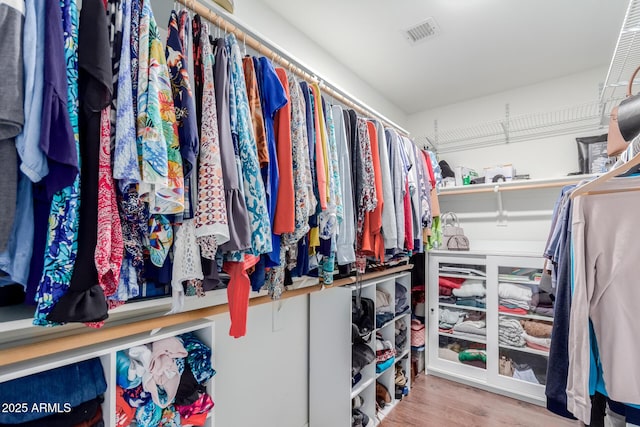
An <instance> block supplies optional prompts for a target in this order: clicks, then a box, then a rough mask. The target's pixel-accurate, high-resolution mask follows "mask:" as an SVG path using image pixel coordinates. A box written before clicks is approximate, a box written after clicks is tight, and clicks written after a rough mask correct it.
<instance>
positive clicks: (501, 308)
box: [498, 305, 529, 316]
mask: <svg viewBox="0 0 640 427" xmlns="http://www.w3.org/2000/svg"><path fill="white" fill-rule="evenodd" d="M498 311H499V312H501V313H511V314H522V315H523V316H524V315H525V314H528V313H529V312H528V311H527V310H525V309H523V308H509V307H505V306H503V305H501V306H499V307H498Z"/></svg>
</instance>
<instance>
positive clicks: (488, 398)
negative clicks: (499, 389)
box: [380, 374, 580, 427]
mask: <svg viewBox="0 0 640 427" xmlns="http://www.w3.org/2000/svg"><path fill="white" fill-rule="evenodd" d="M578 426H580V423H579V422H578V421H571V420H567V419H565V418H561V417H558V416H556V415H554V414H552V413H551V412H549V411H547V410H546V408H543V407H541V406H536V405H531V404H529V403H525V402H521V401H519V400H515V399H511V398H508V397H504V396H500V395H498V394H493V393H489V392H487V391H484V390H480V389H477V388H473V387H469V386H466V385H464V384H459V383H456V382H452V381H448V380H445V379H442V378H438V377H434V376H427V375H424V374H421V375H419V376H418V377H417V378H416V380H415V382H414V383H413V385H412V387H411V392H410V393H409V396H407V397H405V398H404V399H403V400H402V402H400V403H399V404H398V405H397V406H396V407H395V408H394V409H393V410H392V411H391V413H390V414H389V415H388V416H387V417H386V418H385V419H384V420H383V421H382V423H381V424H380V427H578Z"/></svg>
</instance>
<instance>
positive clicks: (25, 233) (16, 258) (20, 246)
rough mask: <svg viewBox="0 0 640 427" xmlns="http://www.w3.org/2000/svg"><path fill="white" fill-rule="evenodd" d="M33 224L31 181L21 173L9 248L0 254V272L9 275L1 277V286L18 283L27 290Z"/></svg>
mask: <svg viewBox="0 0 640 427" xmlns="http://www.w3.org/2000/svg"><path fill="white" fill-rule="evenodd" d="M33 222H34V221H33V191H32V187H31V181H30V180H29V178H28V177H27V176H26V175H24V174H22V173H21V174H19V178H18V197H17V203H16V218H15V221H14V222H13V229H12V231H11V236H9V241H8V243H7V248H6V249H5V251H4V252H2V253H0V270H2V271H4V272H5V273H6V274H7V275H6V276H0V286H5V285H9V284H11V283H18V284H20V285H22V286H24V287H25V288H26V286H27V280H28V279H29V266H30V264H31V254H32V252H33V230H34V226H33Z"/></svg>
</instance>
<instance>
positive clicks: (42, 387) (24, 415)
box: [0, 358, 107, 426]
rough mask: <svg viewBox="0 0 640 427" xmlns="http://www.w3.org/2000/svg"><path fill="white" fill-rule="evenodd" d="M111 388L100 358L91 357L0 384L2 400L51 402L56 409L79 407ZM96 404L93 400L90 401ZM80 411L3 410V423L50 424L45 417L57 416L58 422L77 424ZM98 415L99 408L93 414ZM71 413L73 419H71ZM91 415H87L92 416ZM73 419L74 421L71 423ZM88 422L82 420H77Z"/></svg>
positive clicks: (0, 419)
mask: <svg viewBox="0 0 640 427" xmlns="http://www.w3.org/2000/svg"><path fill="white" fill-rule="evenodd" d="M106 390H107V382H106V380H105V377H104V372H103V367H102V364H101V363H100V359H97V358H95V359H90V360H86V361H83V362H78V363H73V364H70V365H65V366H62V367H59V368H55V369H51V370H48V371H43V372H39V373H37V374H33V375H29V376H26V377H21V378H17V379H15V380H10V381H7V382H4V383H2V385H1V386H0V402H5V403H10V402H24V403H25V404H27V406H28V407H29V408H32V407H33V405H36V407H39V405H40V403H41V402H46V403H49V404H51V405H50V406H48V407H47V408H52V409H53V408H55V405H57V406H58V407H59V408H62V409H63V410H64V409H65V408H66V407H70V408H77V407H80V406H81V405H83V404H85V403H87V402H92V401H95V400H96V399H98V398H99V397H101V396H102V395H103V394H104V393H105V392H106ZM87 405H89V406H91V407H93V405H94V404H93V403H87ZM77 412H78V411H76V413H69V414H64V415H63V414H57V415H60V417H57V416H53V415H54V414H55V413H56V411H55V410H51V409H47V410H43V411H26V412H19V411H11V412H8V411H1V412H0V423H2V424H19V423H26V422H35V423H36V424H34V425H38V426H45V425H47V426H49V425H52V426H53V425H55V424H45V421H43V419H44V418H45V417H48V416H53V419H54V421H55V422H58V421H60V422H61V424H58V425H63V426H69V425H73V422H76V421H77V420H78V419H77V417H78V413H77ZM94 415H95V410H94V412H93V413H92V414H91V417H93V416H94ZM66 416H68V417H69V418H67V417H66ZM91 417H89V418H87V419H90V418H91ZM69 420H73V421H72V422H69ZM82 421H85V420H84V419H80V420H79V421H77V423H79V422H82Z"/></svg>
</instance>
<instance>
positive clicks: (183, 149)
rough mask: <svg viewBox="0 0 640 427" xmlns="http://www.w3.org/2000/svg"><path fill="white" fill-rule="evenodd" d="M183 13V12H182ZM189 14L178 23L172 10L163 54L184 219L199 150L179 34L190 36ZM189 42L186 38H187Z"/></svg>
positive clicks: (190, 207) (189, 213)
mask: <svg viewBox="0 0 640 427" xmlns="http://www.w3.org/2000/svg"><path fill="white" fill-rule="evenodd" d="M183 16H184V15H183ZM189 23H190V20H189V18H188V15H186V19H184V20H182V21H181V25H180V27H179V25H178V13H177V12H176V11H175V10H172V11H171V16H170V18H169V34H168V36H167V44H166V48H165V54H166V57H167V66H168V67H169V76H170V78H171V87H172V88H173V103H174V105H175V110H176V122H177V124H178V136H179V139H180V154H181V155H182V170H183V173H184V193H185V198H184V201H185V205H184V215H183V218H184V219H191V218H193V217H194V215H195V208H196V206H197V205H196V204H195V203H194V202H195V195H196V194H197V185H196V184H197V183H196V181H195V179H193V178H195V175H193V176H192V171H193V170H194V168H195V167H196V166H197V157H198V149H199V146H200V141H199V138H198V124H197V121H196V104H195V101H194V98H193V93H192V90H191V82H190V80H189V73H188V71H187V63H188V61H189V53H190V52H188V50H187V49H186V48H185V46H183V44H182V42H181V37H180V35H181V34H182V35H183V36H184V37H190V34H191V28H190V25H189ZM186 44H187V45H188V40H187V41H186Z"/></svg>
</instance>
